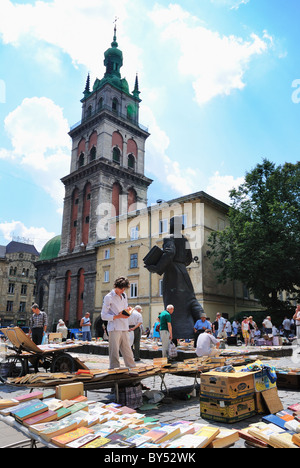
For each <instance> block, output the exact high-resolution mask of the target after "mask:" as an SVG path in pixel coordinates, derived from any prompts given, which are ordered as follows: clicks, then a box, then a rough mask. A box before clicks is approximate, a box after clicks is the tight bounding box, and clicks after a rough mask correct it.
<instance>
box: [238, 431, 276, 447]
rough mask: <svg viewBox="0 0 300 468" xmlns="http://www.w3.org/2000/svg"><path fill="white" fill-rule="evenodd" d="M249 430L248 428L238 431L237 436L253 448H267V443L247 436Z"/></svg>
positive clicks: (249, 435)
mask: <svg viewBox="0 0 300 468" xmlns="http://www.w3.org/2000/svg"><path fill="white" fill-rule="evenodd" d="M249 429H250V427H245V428H244V429H239V435H240V438H241V439H244V440H245V441H246V442H247V443H248V444H249V445H251V446H253V447H258V448H269V445H268V443H267V442H264V441H263V440H261V439H258V438H257V437H254V436H253V435H251V434H249Z"/></svg>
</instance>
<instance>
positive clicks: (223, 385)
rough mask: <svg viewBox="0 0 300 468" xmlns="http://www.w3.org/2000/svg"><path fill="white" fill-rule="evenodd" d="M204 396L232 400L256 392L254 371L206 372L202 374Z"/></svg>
mask: <svg viewBox="0 0 300 468" xmlns="http://www.w3.org/2000/svg"><path fill="white" fill-rule="evenodd" d="M200 381H201V389H200V394H201V396H203V397H205V396H206V397H209V398H221V399H223V400H232V399H234V398H241V397H244V396H246V395H251V394H253V393H254V391H255V390H254V379H253V372H233V373H227V372H206V373H204V374H202V375H201V378H200Z"/></svg>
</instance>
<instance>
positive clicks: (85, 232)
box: [81, 182, 91, 245]
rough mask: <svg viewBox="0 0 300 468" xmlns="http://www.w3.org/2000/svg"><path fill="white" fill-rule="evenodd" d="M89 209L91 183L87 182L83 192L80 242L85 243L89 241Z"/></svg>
mask: <svg viewBox="0 0 300 468" xmlns="http://www.w3.org/2000/svg"><path fill="white" fill-rule="evenodd" d="M90 210H91V184H90V182H88V183H87V184H86V186H85V188H84V193H83V208H82V238H81V242H82V243H83V244H84V245H87V243H88V241H89V229H90Z"/></svg>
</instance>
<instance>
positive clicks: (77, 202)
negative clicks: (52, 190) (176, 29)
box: [59, 26, 152, 256]
mask: <svg viewBox="0 0 300 468" xmlns="http://www.w3.org/2000/svg"><path fill="white" fill-rule="evenodd" d="M122 65H123V53H122V51H121V50H120V49H119V47H118V42H117V29H116V26H115V28H114V36H113V41H112V43H111V47H110V48H109V49H107V50H106V51H105V53H104V66H105V73H104V76H103V78H102V79H98V78H97V79H96V80H95V82H94V84H93V87H92V89H91V80H90V75H88V77H87V80H86V86H85V89H84V92H83V98H82V100H81V103H82V116H81V121H80V122H78V123H77V124H76V125H74V126H73V127H72V128H71V130H70V132H69V135H70V137H71V138H72V154H71V167H70V174H68V175H67V176H65V177H64V178H63V179H62V182H63V184H64V185H65V199H64V212H63V226H62V240H61V250H60V254H59V255H60V256H63V255H70V254H72V253H73V252H74V253H76V252H82V250H83V249H84V250H89V249H93V246H94V244H95V242H96V241H97V240H99V238H103V237H104V236H105V232H103V229H99V226H101V220H102V218H103V216H104V215H106V216H111V217H114V216H118V215H120V214H125V213H127V212H130V211H135V210H137V209H141V208H144V207H146V206H147V190H148V187H149V185H150V184H151V182H152V180H151V179H149V178H147V177H146V176H145V174H144V167H145V142H146V140H147V138H148V137H149V133H148V130H147V128H145V127H143V125H141V124H140V122H139V106H140V102H141V99H140V97H139V95H140V91H139V82H138V76H136V79H135V83H134V89H133V91H132V92H130V91H129V85H128V82H127V80H126V79H125V78H122V77H121V68H122ZM109 235H110V232H107V236H109Z"/></svg>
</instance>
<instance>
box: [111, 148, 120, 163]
mask: <svg viewBox="0 0 300 468" xmlns="http://www.w3.org/2000/svg"><path fill="white" fill-rule="evenodd" d="M113 162H115V163H117V164H120V163H121V151H120V149H119V148H118V147H116V146H115V147H114V148H113Z"/></svg>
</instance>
